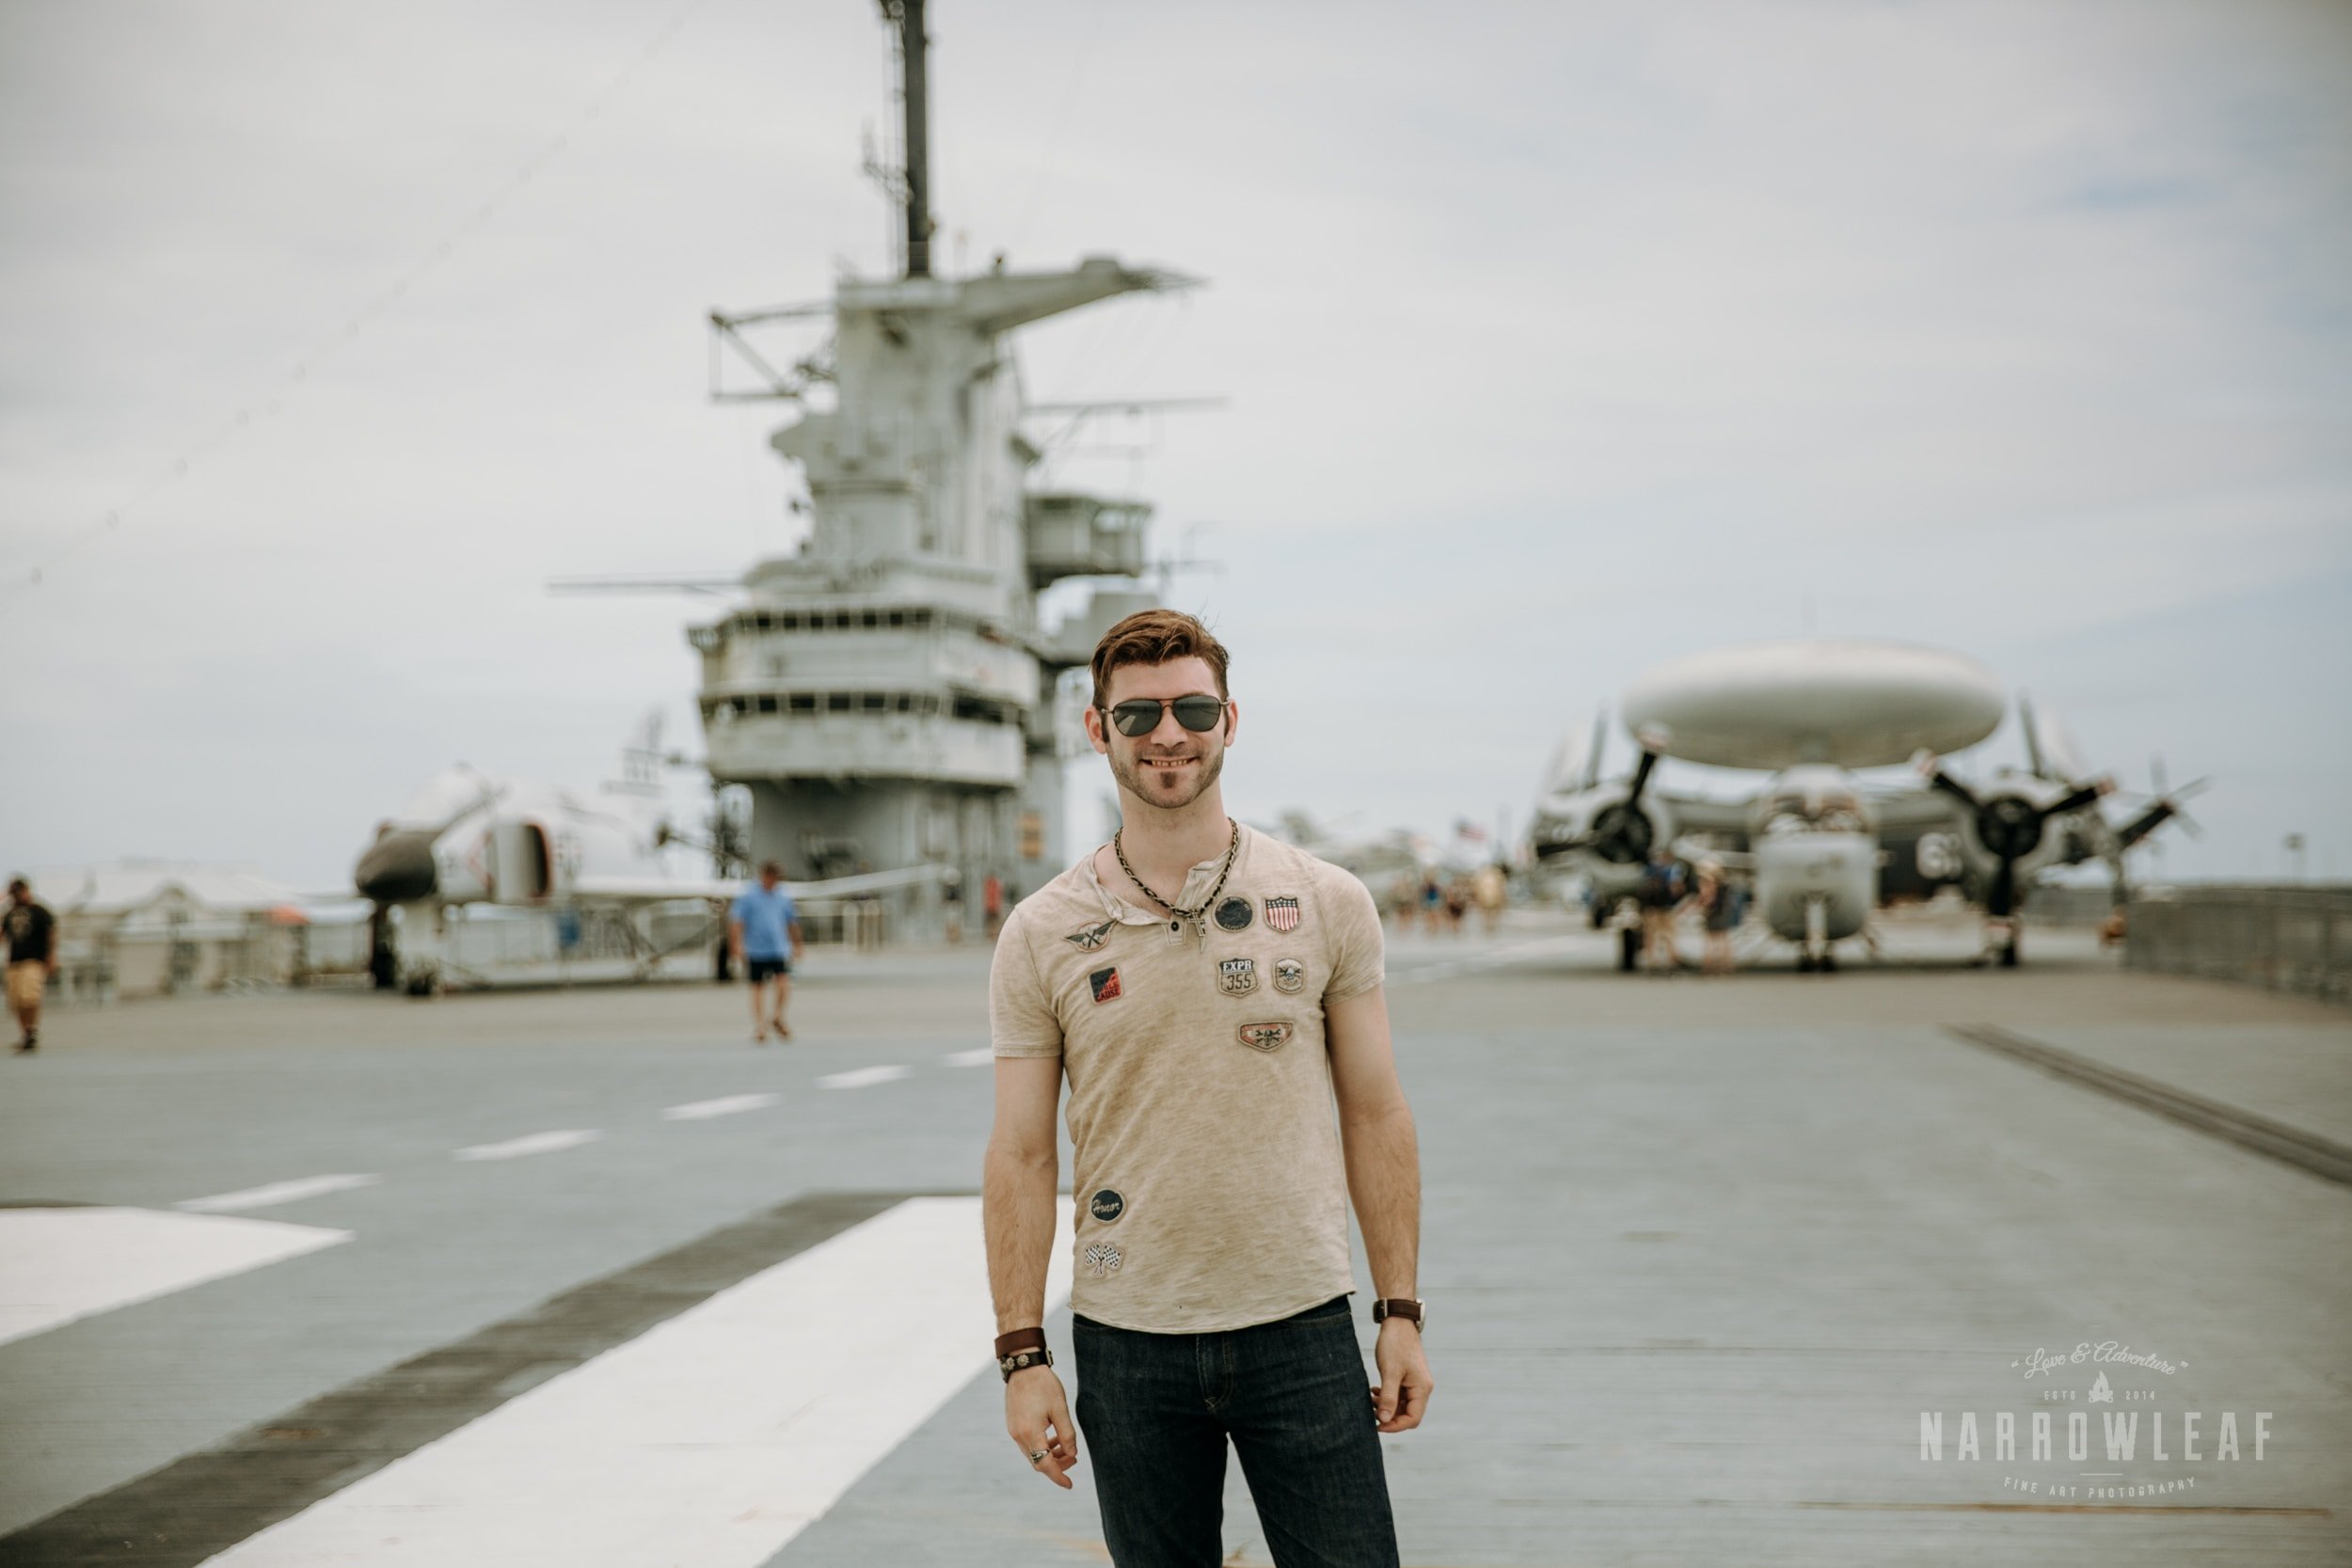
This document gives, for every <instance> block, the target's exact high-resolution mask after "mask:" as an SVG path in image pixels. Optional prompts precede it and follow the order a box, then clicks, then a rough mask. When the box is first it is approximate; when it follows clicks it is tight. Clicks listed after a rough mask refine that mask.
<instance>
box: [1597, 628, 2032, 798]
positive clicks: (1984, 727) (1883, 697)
mask: <svg viewBox="0 0 2352 1568" xmlns="http://www.w3.org/2000/svg"><path fill="white" fill-rule="evenodd" d="M2006 706H2007V699H2006V696H2005V694H2004V693H2003V691H2002V688H2001V683H2000V682H1999V681H1998V680H1997V679H1996V678H1994V674H1993V673H1992V672H1991V671H1990V670H1987V669H1986V668H1985V667H1984V666H1983V665H1981V664H1979V663H1978V662H1977V661H1976V660H1975V659H1972V658H1968V657H1963V656H1962V655H1960V654H1955V653H1947V652H1945V651H1944V650H1942V649H1937V648H1925V647H1920V646H1918V645H1917V644H1915V643H1909V642H1883V641H1868V640H1863V639H1821V640H1811V641H1796V642H1760V643H1751V644H1749V645H1747V646H1745V647H1740V648H1724V649H1721V650H1717V651H1715V652H1711V653H1703V654H1693V655H1692V656H1690V657H1686V658H1677V659H1674V660H1671V661H1670V662H1668V663H1665V664H1662V665H1661V666H1659V667H1658V668H1657V669H1655V670H1652V671H1650V672H1649V673H1647V674H1645V675H1643V676H1642V677H1641V678H1640V679H1638V680H1636V681H1635V682H1634V683H1633V684H1632V685H1631V686H1630V687H1629V688H1628V689H1626V693H1625V700H1624V702H1623V704H1622V705H1621V707H1622V711H1623V713H1624V715H1625V723H1626V727H1627V728H1628V729H1629V730H1633V731H1636V732H1639V731H1642V730H1645V729H1649V728H1653V727H1655V728H1657V729H1660V730H1662V731H1663V732H1665V733H1664V735H1663V736H1662V737H1661V738H1662V740H1663V744H1662V745H1661V746H1660V747H1659V748H1658V749H1659V750H1660V751H1661V752H1663V753H1664V754H1665V755H1667V756H1670V757H1675V758H1677V759H1679V760H1681V761H1683V762H1694V763H1700V764H1703V765H1705V766H1708V767H1712V768H1764V769H1778V768H1793V767H1795V766H1797V765H1799V764H1801V763H1830V764H1834V765H1836V766H1837V767H1840V768H1887V767H1892V766H1894V765H1896V764H1898V763H1901V762H1906V761H1908V760H1909V759H1910V758H1911V757H1913V756H1914V755H1915V754H1916V753H1917V752H1921V751H1929V752H1959V751H1964V750H1966V749H1967V748H1968V747H1971V746H1974V745H1975V744H1977V743H1978V742H1979V741H1980V740H1982V739H1984V738H1985V737H1986V736H1989V735H1991V734H1992V733H1993V732H1994V730H1995V729H1997V728H1998V727H1999V726H2000V722H2001V712H2002V710H2003V708H2004V707H2006Z"/></svg>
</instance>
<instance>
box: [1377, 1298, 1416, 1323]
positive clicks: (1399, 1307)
mask: <svg viewBox="0 0 2352 1568" xmlns="http://www.w3.org/2000/svg"><path fill="white" fill-rule="evenodd" d="M1428 1315H1429V1308H1428V1307H1427V1306H1426V1305H1425V1304H1424V1303H1422V1302H1419V1301H1416V1300H1414V1299H1413V1298H1412V1297H1411V1296H1391V1297H1388V1298H1387V1299H1385V1300H1382V1301H1375V1302H1374V1303H1373V1304H1372V1321H1373V1322H1374V1323H1386V1322H1388V1321H1389V1320H1390V1319H1391V1318H1403V1319H1405V1320H1406V1322H1407V1323H1411V1324H1412V1325H1413V1326H1414V1327H1415V1328H1417V1329H1420V1328H1426V1327H1428V1326H1429V1325H1428Z"/></svg>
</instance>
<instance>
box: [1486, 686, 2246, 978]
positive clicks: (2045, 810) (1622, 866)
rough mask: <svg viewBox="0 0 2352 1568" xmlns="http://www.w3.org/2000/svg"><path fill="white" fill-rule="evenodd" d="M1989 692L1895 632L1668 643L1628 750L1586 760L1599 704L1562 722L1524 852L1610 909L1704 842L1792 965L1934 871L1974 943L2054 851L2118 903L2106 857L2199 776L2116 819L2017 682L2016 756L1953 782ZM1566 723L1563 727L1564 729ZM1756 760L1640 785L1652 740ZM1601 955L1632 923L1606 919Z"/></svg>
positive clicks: (1630, 945)
mask: <svg viewBox="0 0 2352 1568" xmlns="http://www.w3.org/2000/svg"><path fill="white" fill-rule="evenodd" d="M2007 706H2008V703H2007V700H2006V694H2005V692H2004V689H2003V688H2002V687H2001V686H2000V684H1999V682H1998V681H1997V680H1996V679H1995V678H1994V676H1993V674H1992V673H1991V672H1990V671H1987V670H1986V669H1985V668H1984V667H1983V666H1982V665H1980V664H1978V663H1977V662H1976V661H1975V660H1973V659H1968V658H1965V657H1962V656H1960V655H1957V654H1951V653H1946V652H1943V651H1940V650H1937V649H1932V648H1924V647H1918V646H1915V645H1912V644H1907V643H1899V642H1883V641H1847V640H1808V641H1796V642H1775V643H1764V644H1756V645H1751V646H1747V647H1740V648H1732V649H1726V650H1721V651H1717V652H1710V653H1706V654H1700V655H1696V656H1692V657H1686V658H1682V659H1677V660H1675V661H1673V662H1671V663H1668V664H1666V665H1663V666H1661V667H1660V668H1659V669H1657V670H1655V671H1652V672H1651V673H1648V674H1646V675H1645V676H1643V677H1642V678H1641V679H1639V680H1637V681H1636V682H1635V683H1634V684H1633V686H1632V687H1631V688H1629V689H1628V690H1627V692H1626V694H1625V697H1624V701H1623V703H1622V705H1621V711H1622V715H1623V718H1624V721H1625V723H1626V725H1627V727H1628V729H1629V730H1630V731H1631V733H1632V735H1633V736H1634V739H1635V741H1636V743H1637V745H1638V746H1639V747H1640V755H1639V758H1638V760H1637V761H1636V762H1635V764H1634V766H1633V768H1632V770H1631V772H1630V773H1629V774H1628V775H1627V776H1625V777H1624V778H1622V779H1617V780H1605V779H1604V778H1603V777H1602V773H1601V761H1602V757H1601V753H1602V748H1603V745H1604V742H1605V741H1606V738H1607V728H1608V726H1607V717H1606V714H1603V715H1601V716H1600V717H1599V718H1597V720H1596V721H1595V724H1594V727H1593V731H1592V735H1591V738H1590V740H1589V741H1583V740H1582V739H1581V736H1574V735H1571V736H1568V737H1566V738H1565V739H1564V740H1563V741H1562V743H1561V746H1560V749H1559V750H1558V751H1557V752H1555V753H1554V755H1553V757H1552V760H1551V763H1550V765H1549V768H1547V769H1546V771H1545V777H1544V781H1543V784H1542V789H1541V793H1540V797H1539V799H1538V800H1537V803H1536V809H1535V816H1534V823H1533V826H1532V828H1531V831H1530V835H1529V850H1530V853H1531V856H1532V858H1533V861H1534V864H1535V865H1536V866H1537V867H1538V869H1539V872H1541V873H1544V874H1547V875H1549V876H1552V877H1558V876H1562V875H1564V874H1580V875H1581V879H1582V880H1583V881H1584V883H1585V885H1586V889H1587V893H1586V896H1587V901H1588V905H1589V908H1590V910H1591V912H1592V918H1593V921H1594V924H1595V925H1596V926H1598V925H1602V924H1606V923H1608V922H1609V921H1610V920H1611V919H1612V918H1613V917H1616V916H1621V915H1623V914H1625V913H1626V912H1628V911H1629V910H1630V909H1631V907H1632V905H1633V903H1634V901H1635V900H1636V898H1637V895H1638V894H1639V891H1640V888H1641V884H1642V880H1643V877H1644V874H1645V866H1646V865H1647V863H1649V862H1650V860H1651V859H1652V858H1653V855H1654V854H1661V853H1662V854H1663V855H1665V856H1670V857H1672V858H1675V859H1678V860H1683V861H1692V862H1695V861H1698V860H1701V859H1704V858H1710V857H1711V858H1712V859H1714V860H1716V861H1717V862H1719V863H1721V864H1722V865H1723V866H1724V869H1725V871H1726V873H1727V874H1728V875H1729V876H1731V877H1733V878H1734V879H1741V880H1745V881H1746V882H1748V883H1749V884H1750V885H1751V886H1752V888H1753V891H1754V893H1755V895H1756V908H1757V912H1758V914H1759V915H1760V917H1761V918H1762V920H1763V923H1764V925H1765V927H1766V928H1767V929H1769V930H1770V931H1771V932H1772V934H1773V935H1774V936H1776V937H1778V938H1779V939H1781V940H1782V941H1785V942H1790V943H1793V944H1795V946H1796V947H1797V949H1798V960H1797V961H1798V967H1799V968H1801V969H1807V970H1811V969H1823V970H1828V969H1834V968H1836V962H1837V958H1836V944H1837V943H1838V942H1842V941H1845V940H1847V939H1849V938H1857V937H1858V938H1861V939H1862V940H1864V941H1865V942H1868V941H1869V940H1870V935H1869V930H1868V923H1869V921H1870V918H1871V916H1872V914H1873V912H1874V911H1876V910H1877V909H1878V908H1879V907H1880V906H1881V905H1883V904H1884V903H1887V902H1890V901H1895V900H1900V899H1912V898H1926V897H1930V896H1932V895H1934V894H1936V893H1937V892H1940V891H1941V890H1943V889H1945V888H1947V887H1949V888H1956V889H1957V890H1959V892H1960V893H1961V894H1962V895H1963V896H1965V897H1966V898H1967V899H1969V901H1971V902H1972V903H1974V904H1976V905H1978V906H1979V907H1980V908H1981V909H1982V910H1983V911H1984V913H1985V916H1986V921H1987V927H1986V930H1987V939H1988V941H1987V948H1986V952H1985V955H1984V958H1983V961H1998V962H1999V963H2001V964H2003V965H2005V966H2013V965H2015V964H2016V963H2017V961H2018V956H2019V949H2018V935H2017V918H2016V917H2017V911H2018V910H2019V907H2020V906H2021V905H2022V904H2023V902H2024V901H2025V898H2026V895H2027V894H2028V893H2029V892H2030V890H2031V889H2032V887H2033V886H2034V884H2035V882H2036V880H2037V879H2040V878H2041V877H2042V876H2043V875H2044V874H2045V873H2047V872H2050V871H2052V870H2054V869H2056V868H2058V867H2059V866H2065V865H2075V864H2081V863H2085V862H2087V861H2090V860H2103V861H2105V862H2106V863H2107V866H2108V868H2109V872H2110V875H2111V878H2112V880H2113V883H2114V886H2115V891H2116V899H2117V902H2118V905H2119V906H2120V905H2121V903H2122V900H2123V899H2124V898H2125V897H2126V896H2127V895H2128V890H2129V884H2128V879H2127V877H2126V871H2125V857H2126V856H2127V855H2128V854H2129V852H2130V851H2131V850H2132V849H2133V848H2135V847H2137V846H2138V845H2139V844H2141V843H2143V842H2144V841H2145V840H2146V839H2147V838H2148V836H2149V835H2150V834H2152V833H2153V832H2155V831H2156V830H2157V829H2158V828H2160V827H2162V826H2163V825H2164V824H2165V823H2166V822H2168V821H2170V820H2173V819H2174V818H2182V819H2183V821H2184V824H2185V825H2187V824H2186V821H2185V817H2184V816H2183V813H2182V809H2181V807H2182V802H2183V801H2184V800H2186V799H2188V797H2189V796H2191V795H2193V794H2194V793H2196V792H2197V791H2198V790H2200V789H2201V788H2202V787H2203V782H2202V781H2200V782H2199V783H2197V784H2191V785H2187V786H2185V787H2184V788H2182V789H2180V790H2168V789H2167V788H2166V787H2165V785H2164V783H2163V780H2162V777H2161V774H2160V773H2159V776H2158V778H2157V780H2156V793H2155V795H2154V796H2153V797H2152V798H2151V799H2149V800H2148V801H2147V803H2146V804H2144V805H2143V806H2141V807H2140V808H2139V809H2138V810H2137V811H2136V812H2135V813H2133V814H2132V815H2131V816H2129V817H2127V818H2126V819H2124V820H2123V821H2122V822H2120V823H2119V822H2110V821H2109V820H2108V819H2107V818H2106V816H2104V815H2103V814H2102V813H2101V811H2100V810H2099V802H2100V801H2101V800H2103V799H2104V798H2105V797H2106V795H2108V794H2109V793H2110V792H2111V791H2112V789H2113V784H2112V782H2111V781H2110V780H2108V779H2107V778H2106V777H2105V776H2103V775H2092V774H2090V773H2089V772H2088V771H2087V770H2086V769H2085V768H2083V767H2082V765H2081V763H2080V761H2079V760H2078V759H2077V757H2076V755H2075V752H2074V747H2073V745H2072V743H2071V741H2069V740H2068V738H2067V737H2066V736H2065V733H2064V731H2063V730H2062V729H2061V728H2060V727H2059V726H2058V724H2057V723H2056V722H2055V721H2053V720H2052V719H2051V718H2050V717H2049V715H2047V714H2046V713H2042V712H2037V710H2036V709H2035V708H2034V706H2033V704H2032V702H2031V701H2030V699H2026V698H2022V697H2021V699H2020V701H2019V719H2020V721H2021V726H2022V728H2023V730H2024V732H2025V736H2026V757H2027V767H2026V770H2025V771H2024V772H2022V773H2021V772H2015V771H2010V770H2003V771H2001V772H1998V773H1996V774H1995V775H1994V778H1993V779H1992V781H1991V782H1990V783H1988V784H1970V783H1967V782H1965V781H1963V779H1961V778H1959V777H1958V776H1956V775H1955V774H1953V773H1952V772H1950V771H1949V770H1948V769H1947V768H1945V767H1944V766H1943V764H1942V762H1941V761H1940V760H1939V759H1940V757H1941V756H1943V755H1945V754H1947V753H1950V752H1963V751H1965V750H1967V749H1968V748H1970V747H1973V746H1976V745H1977V744H1979V742H1981V741H1983V740H1984V739H1985V738H1987V737H1988V736H1991V735H1992V734H1993V732H1994V730H1995V729H1996V728H1998V727H1999V724H2000V721H2001V719H2002V716H2003V714H2004V712H2005V710H2006V708H2007ZM1580 742H1581V744H1580ZM1668 757H1672V758H1676V759H1678V760H1681V761H1685V762H1691V763H1697V764H1702V765H1706V766H1710V767H1717V768H1740V769H1748V770H1755V771H1761V772H1765V773H1768V774H1769V775H1770V776H1769V777H1768V779H1767V780H1766V782H1765V784H1764V785H1763V786H1762V787H1761V788H1760V789H1758V790H1757V791H1756V792H1755V793H1754V794H1753V795H1750V796H1748V797H1746V798H1744V799H1738V800H1722V799H1714V798H1709V797H1704V796H1696V795H1677V794H1670V793H1668V792H1665V791H1662V790H1659V789H1656V788H1654V787H1652V782H1653V777H1654V775H1655V773H1656V770H1657V767H1658V764H1659V762H1660V760H1661V759H1662V758H1668ZM1906 760H1909V761H1911V762H1912V763H1913V764H1914V766H1915V767H1916V768H1918V770H1919V772H1920V775H1921V780H1922V782H1921V783H1920V784H1914V785H1908V786H1886V785H1882V784H1869V783H1866V782H1865V781H1863V780H1861V779H1859V778H1856V777H1855V776H1854V774H1853V772H1852V771H1851V770H1852V769H1860V768H1887V767H1893V766H1896V765H1899V764H1900V763H1902V762H1904V761H1906ZM1618 924H1619V926H1620V927H1621V929H1622V931H1623V934H1622V936H1621V938H1620V941H1621V944H1622V945H1621V949H1620V953H1619V967H1620V968H1623V969H1630V968H1632V967H1633V965H1634V961H1635V958H1636V954H1637V951H1638V940H1637V938H1636V935H1635V933H1634V932H1633V931H1632V930H1631V929H1630V928H1629V927H1630V924H1631V923H1630V922H1629V921H1628V920H1624V919H1619V920H1618Z"/></svg>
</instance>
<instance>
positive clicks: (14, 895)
mask: <svg viewBox="0 0 2352 1568" xmlns="http://www.w3.org/2000/svg"><path fill="white" fill-rule="evenodd" d="M0 939H5V940H6V941H7V942H8V1011H10V1012H12V1013H14V1014H15V1015H16V1026H17V1027H18V1028H19V1029H21V1030H23V1031H24V1038H23V1039H21V1040H18V1041H17V1042H16V1050H17V1054H18V1055H20V1056H21V1055H23V1054H24V1053H26V1052H28V1051H38V1050H40V994H41V992H42V991H43V990H47V989H48V985H49V978H50V976H51V975H53V974H56V973H57V919H56V916H55V915H53V914H51V913H50V912H49V911H48V910H47V908H45V907H44V906H42V905H40V904H38V903H35V902H34V901H33V889H32V885H31V884H30V883H28V882H27V881H25V879H24V878H22V877H17V878H12V879H10V880H9V882H8V909H7V911H0Z"/></svg>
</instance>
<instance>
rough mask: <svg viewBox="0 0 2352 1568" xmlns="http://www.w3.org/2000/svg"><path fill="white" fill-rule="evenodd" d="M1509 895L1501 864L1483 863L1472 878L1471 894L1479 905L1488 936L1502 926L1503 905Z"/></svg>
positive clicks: (1481, 919) (1481, 920) (1482, 922)
mask: <svg viewBox="0 0 2352 1568" xmlns="http://www.w3.org/2000/svg"><path fill="white" fill-rule="evenodd" d="M1508 895H1509V887H1508V884H1507V883H1506V882H1505V881H1504V880H1503V876H1502V866H1500V865H1494V864H1487V865H1482V866H1480V867H1479V868H1478V872H1477V874H1476V875H1475V876H1473V877H1472V878H1471V879H1470V896H1471V898H1472V899H1473V900H1475V901H1476V903H1477V905H1478V916H1479V920H1480V923H1481V924H1482V925H1484V926H1485V927H1486V934H1487V935H1488V936H1493V935H1494V934H1495V933H1496V932H1497V931H1499V930H1501V929H1502V905H1503V901H1504V900H1505V898H1506V897H1508Z"/></svg>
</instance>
